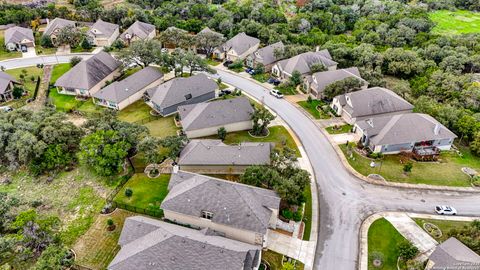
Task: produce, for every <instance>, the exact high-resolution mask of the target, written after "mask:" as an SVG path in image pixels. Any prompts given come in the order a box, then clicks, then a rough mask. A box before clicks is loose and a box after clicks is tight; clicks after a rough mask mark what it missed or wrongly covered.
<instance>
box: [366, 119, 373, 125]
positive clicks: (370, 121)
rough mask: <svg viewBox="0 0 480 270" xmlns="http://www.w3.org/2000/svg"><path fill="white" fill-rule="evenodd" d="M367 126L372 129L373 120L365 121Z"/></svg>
mask: <svg viewBox="0 0 480 270" xmlns="http://www.w3.org/2000/svg"><path fill="white" fill-rule="evenodd" d="M367 124H368V125H369V126H371V127H373V119H372V118H369V119H367Z"/></svg>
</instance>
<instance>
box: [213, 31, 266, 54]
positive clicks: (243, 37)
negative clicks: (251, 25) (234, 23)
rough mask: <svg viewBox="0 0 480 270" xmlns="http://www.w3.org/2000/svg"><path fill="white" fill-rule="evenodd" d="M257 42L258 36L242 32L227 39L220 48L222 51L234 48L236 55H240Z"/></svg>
mask: <svg viewBox="0 0 480 270" xmlns="http://www.w3.org/2000/svg"><path fill="white" fill-rule="evenodd" d="M257 44H260V40H259V39H258V38H254V37H251V36H248V35H247V34H245V33H244V32H242V33H238V34H237V35H235V36H234V37H232V38H231V39H229V40H227V42H225V43H224V44H223V45H222V47H221V48H222V50H223V51H229V50H234V51H235V52H236V53H237V54H238V55H241V54H243V53H245V52H246V51H247V50H248V49H250V48H251V47H253V46H255V45H257Z"/></svg>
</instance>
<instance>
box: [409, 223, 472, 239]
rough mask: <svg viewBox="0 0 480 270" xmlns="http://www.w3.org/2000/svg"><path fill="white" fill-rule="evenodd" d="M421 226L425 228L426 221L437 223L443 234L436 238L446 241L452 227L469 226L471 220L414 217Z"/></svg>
mask: <svg viewBox="0 0 480 270" xmlns="http://www.w3.org/2000/svg"><path fill="white" fill-rule="evenodd" d="M413 220H414V221H415V222H416V223H417V224H418V226H420V228H422V229H423V224H424V223H432V224H434V225H437V227H438V228H439V229H440V230H441V231H442V236H441V237H439V238H435V240H437V241H438V242H440V243H441V242H444V241H445V240H447V239H448V235H447V233H448V232H449V231H450V230H452V229H461V228H463V227H465V226H469V225H470V223H471V222H469V221H453V220H440V219H423V218H414V219H413ZM427 233H428V232H427Z"/></svg>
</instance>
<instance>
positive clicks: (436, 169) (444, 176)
mask: <svg viewBox="0 0 480 270" xmlns="http://www.w3.org/2000/svg"><path fill="white" fill-rule="evenodd" d="M340 148H341V149H342V151H343V153H344V154H345V156H346V157H347V160H348V163H350V165H351V166H352V167H353V168H354V169H355V170H356V171H357V172H359V173H361V174H363V175H365V176H368V175H369V174H380V175H382V176H383V177H384V178H385V179H386V180H387V181H392V182H400V183H410V184H427V185H441V186H457V187H470V186H471V185H470V177H469V176H467V175H466V174H464V173H463V172H462V171H461V169H462V167H471V168H474V169H476V170H477V171H480V158H478V157H475V156H473V155H472V154H471V153H470V152H468V151H467V150H465V149H464V150H462V153H463V156H459V155H458V154H456V153H455V152H453V151H451V152H442V153H441V155H440V158H439V161H438V162H414V161H413V168H412V171H411V172H410V173H409V174H405V173H404V172H403V164H402V163H400V160H401V156H400V155H385V156H384V157H383V159H382V160H383V161H382V162H381V161H380V160H376V161H375V162H376V163H377V164H380V163H381V166H380V165H379V166H376V167H375V168H371V167H370V163H371V162H372V160H371V159H369V158H366V157H364V156H361V155H360V154H358V153H357V152H355V151H353V150H352V153H353V159H352V158H350V156H349V155H348V154H347V147H346V146H345V145H344V144H342V145H340Z"/></svg>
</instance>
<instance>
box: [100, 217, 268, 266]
mask: <svg viewBox="0 0 480 270" xmlns="http://www.w3.org/2000/svg"><path fill="white" fill-rule="evenodd" d="M119 244H120V245H121V249H120V251H119V252H118V254H117V255H116V256H115V258H114V259H113V261H112V262H111V263H110V265H109V266H108V269H109V270H132V269H136V270H174V269H175V270H176V269H195V270H209V269H225V270H230V269H253V267H255V266H256V265H257V264H258V262H259V260H260V252H261V251H260V247H257V246H254V245H249V244H245V243H242V242H239V241H235V240H231V239H228V238H224V237H220V236H211V235H205V234H204V233H203V231H198V230H194V229H189V228H185V227H182V226H179V225H175V224H170V223H166V222H162V221H159V220H156V219H152V218H147V217H141V216H134V217H129V218H127V219H126V220H125V225H124V227H123V230H122V233H121V235H120V240H119Z"/></svg>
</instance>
